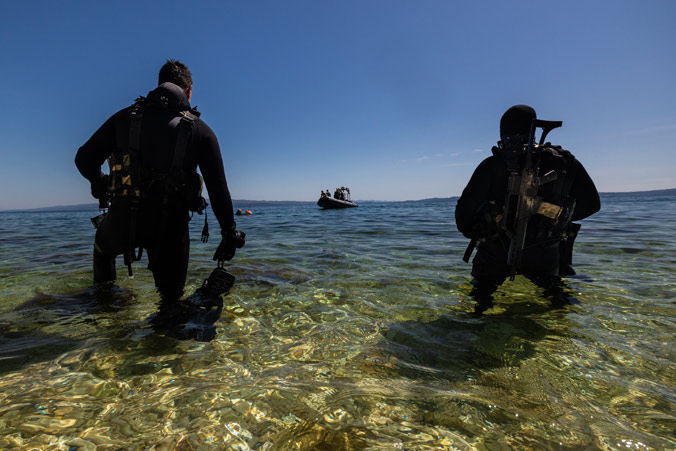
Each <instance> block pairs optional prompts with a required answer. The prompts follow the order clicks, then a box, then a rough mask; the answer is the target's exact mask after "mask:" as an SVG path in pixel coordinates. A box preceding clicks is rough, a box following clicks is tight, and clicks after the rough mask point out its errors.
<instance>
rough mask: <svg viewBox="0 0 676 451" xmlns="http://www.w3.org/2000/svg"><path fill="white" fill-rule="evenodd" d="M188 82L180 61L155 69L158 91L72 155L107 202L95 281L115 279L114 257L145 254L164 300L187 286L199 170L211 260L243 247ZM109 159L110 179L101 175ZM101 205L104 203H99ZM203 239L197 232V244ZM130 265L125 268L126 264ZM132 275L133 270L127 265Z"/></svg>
mask: <svg viewBox="0 0 676 451" xmlns="http://www.w3.org/2000/svg"><path fill="white" fill-rule="evenodd" d="M191 95H192V76H191V74H190V71H189V69H188V68H187V67H186V66H185V65H184V64H182V63H180V62H179V61H175V60H168V61H167V62H166V63H165V64H164V65H163V66H162V68H161V69H160V72H159V79H158V86H157V88H155V89H154V90H152V91H150V92H149V93H148V95H147V97H146V98H143V97H141V98H139V99H137V101H136V102H135V103H134V104H133V105H131V106H129V107H127V108H124V109H123V110H121V111H118V112H117V113H115V114H114V115H113V116H111V117H110V118H109V119H108V120H107V121H106V122H105V123H104V124H103V125H102V126H101V127H100V128H99V129H98V130H97V131H96V132H95V133H94V134H93V135H92V136H91V138H89V140H88V141H87V142H86V143H85V144H84V145H83V146H82V147H80V149H79V150H78V152H77V155H76V157H75V164H76V166H77V168H78V170H79V171H80V173H81V174H82V175H83V176H84V177H85V178H86V179H87V180H89V182H90V183H91V190H92V195H93V196H94V197H95V198H97V199H100V200H101V199H106V198H107V197H110V209H109V211H108V214H107V215H106V217H105V219H104V220H103V222H102V223H101V224H100V225H99V227H98V228H97V231H96V238H95V242H94V282H95V283H97V284H100V283H106V282H112V281H114V280H115V279H116V270H115V258H116V256H118V255H121V254H125V260H128V258H127V257H129V259H130V261H133V260H136V259H137V258H136V257H138V258H140V255H136V254H135V249H136V248H142V249H145V250H146V251H147V254H148V260H149V265H148V268H149V269H150V270H151V271H152V273H153V277H154V280H155V285H156V287H157V289H158V291H159V292H160V295H161V296H162V298H163V301H170V302H171V301H174V300H177V299H178V298H179V297H180V296H181V295H182V293H183V288H184V286H185V281H186V275H187V269H188V258H189V247H190V242H189V237H188V222H189V221H190V218H191V212H197V213H199V214H201V213H202V211H203V210H204V208H205V207H206V202H205V201H204V199H203V198H202V197H201V188H202V186H201V185H202V182H201V179H200V177H199V174H197V172H196V171H197V168H198V167H199V169H200V172H201V173H202V176H203V177H204V182H205V184H206V188H207V190H208V192H209V197H210V202H211V207H212V209H213V212H214V214H215V215H216V218H217V220H218V222H219V224H220V227H221V236H222V240H221V243H220V245H219V246H218V249H217V250H216V253H215V255H214V260H218V261H224V260H230V259H232V258H233V256H234V255H235V250H236V248H237V247H241V246H242V245H243V244H244V243H243V233H240V232H237V231H236V230H235V221H234V220H233V212H232V200H231V198H230V192H229V190H228V185H227V182H226V179H225V171H224V169H223V161H222V159H221V151H220V148H219V145H218V140H217V139H216V135H215V134H214V132H213V131H212V130H211V128H209V126H208V125H207V124H206V123H205V122H204V121H203V120H202V119H200V118H199V113H198V112H197V111H196V110H195V109H192V108H191V107H190V98H191ZM106 160H108V161H109V166H110V171H111V174H110V176H107V175H104V174H103V173H102V172H101V165H102V164H103V163H104V162H105V161H106ZM104 203H105V200H104ZM204 233H206V236H207V237H208V233H207V232H206V229H205V232H203V241H205V240H206V237H205V236H204ZM130 261H129V262H127V261H125V263H128V264H130ZM130 272H131V267H130Z"/></svg>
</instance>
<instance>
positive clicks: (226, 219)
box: [198, 121, 235, 235]
mask: <svg viewBox="0 0 676 451" xmlns="http://www.w3.org/2000/svg"><path fill="white" fill-rule="evenodd" d="M199 125H200V144H199V156H198V164H199V168H200V172H201V173H202V177H204V184H205V185H206V188H207V192H208V193H209V201H210V202H211V209H212V210H213V211H214V214H215V215H216V219H217V220H218V223H219V224H220V226H221V234H222V235H226V234H228V233H233V232H234V231H235V217H234V215H233V212H232V199H231V197H230V190H228V182H227V181H226V179H225V169H224V168H223V159H222V158H221V149H220V147H219V145H218V139H217V138H216V135H215V134H214V132H213V131H212V130H211V129H210V128H209V126H207V125H206V124H205V123H204V122H202V121H200V124H199Z"/></svg>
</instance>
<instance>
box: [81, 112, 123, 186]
mask: <svg viewBox="0 0 676 451" xmlns="http://www.w3.org/2000/svg"><path fill="white" fill-rule="evenodd" d="M115 116H116V115H113V116H111V117H110V118H109V119H108V120H107V121H106V122H104V123H103V125H102V126H101V127H100V128H99V129H98V130H96V132H95V133H94V134H93V135H92V136H91V138H89V140H88V141H87V142H86V143H84V145H83V146H82V147H80V148H79V149H78V151H77V154H76V155H75V166H77V169H78V170H79V171H80V174H82V176H83V177H84V178H86V179H87V180H89V181H90V182H91V183H97V182H98V181H99V180H100V179H101V177H102V176H103V174H102V172H101V165H102V164H103V163H104V162H105V161H106V159H108V157H109V156H110V154H111V153H112V152H113V150H114V149H115V120H116V119H115Z"/></svg>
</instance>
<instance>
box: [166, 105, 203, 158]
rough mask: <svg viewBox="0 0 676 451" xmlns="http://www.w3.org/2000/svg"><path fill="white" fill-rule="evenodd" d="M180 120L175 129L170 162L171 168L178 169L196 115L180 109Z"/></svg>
mask: <svg viewBox="0 0 676 451" xmlns="http://www.w3.org/2000/svg"><path fill="white" fill-rule="evenodd" d="M180 114H181V120H180V121H179V123H178V130H177V131H176V146H174V158H173V161H172V163H171V169H172V170H174V171H180V170H182V169H183V158H184V156H185V151H186V149H187V148H188V140H189V139H190V132H191V131H192V126H193V125H194V124H195V119H196V118H197V116H195V115H194V114H192V113H190V112H189V111H181V113H180Z"/></svg>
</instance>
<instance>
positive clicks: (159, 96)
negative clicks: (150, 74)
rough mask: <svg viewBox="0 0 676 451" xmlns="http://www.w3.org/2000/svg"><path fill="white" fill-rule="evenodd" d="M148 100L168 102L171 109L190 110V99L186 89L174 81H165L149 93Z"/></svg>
mask: <svg viewBox="0 0 676 451" xmlns="http://www.w3.org/2000/svg"><path fill="white" fill-rule="evenodd" d="M148 100H150V101H152V102H160V103H165V102H166V103H167V106H168V107H169V109H171V110H177V111H186V110H190V101H189V100H188V96H186V95H185V91H184V90H183V88H181V87H180V86H178V85H175V84H174V83H170V82H165V83H162V84H161V85H159V86H158V87H157V88H155V89H153V90H152V91H150V92H149V93H148Z"/></svg>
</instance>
